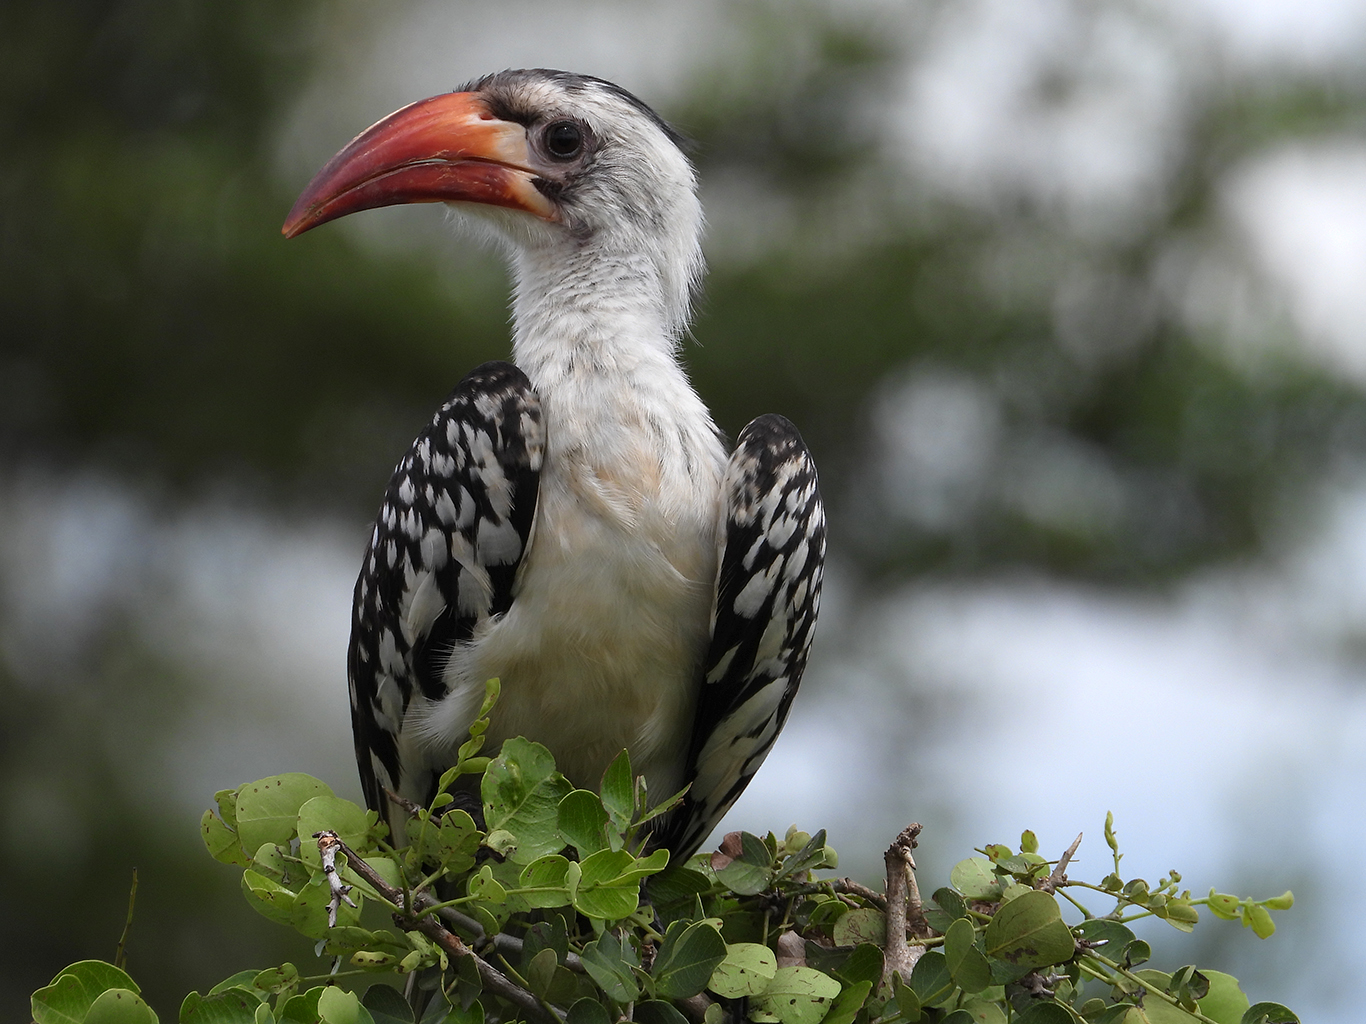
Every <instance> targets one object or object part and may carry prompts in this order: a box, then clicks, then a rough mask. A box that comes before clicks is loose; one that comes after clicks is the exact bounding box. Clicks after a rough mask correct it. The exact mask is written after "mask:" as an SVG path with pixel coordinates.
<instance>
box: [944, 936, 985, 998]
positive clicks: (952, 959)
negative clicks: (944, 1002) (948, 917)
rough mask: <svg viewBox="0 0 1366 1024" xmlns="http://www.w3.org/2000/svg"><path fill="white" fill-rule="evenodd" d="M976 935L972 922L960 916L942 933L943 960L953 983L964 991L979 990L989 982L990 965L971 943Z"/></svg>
mask: <svg viewBox="0 0 1366 1024" xmlns="http://www.w3.org/2000/svg"><path fill="white" fill-rule="evenodd" d="M976 937H977V933H976V931H974V930H973V927H972V922H971V921H967V920H964V919H962V918H960V919H959V920H957V921H954V922H953V924H951V925H950V926H949V930H948V931H947V932H946V933H945V934H944V960H945V962H946V963H947V964H948V966H949V975H950V976H951V977H952V978H953V983H954V984H955V985H957V986H958V987H959V988H961V989H962V990H963V991H964V992H980V991H982V989H984V988H986V987H987V986H988V985H990V984H991V965H990V964H988V963H987V958H986V957H985V956H983V955H982V951H981V950H979V949H978V948H977V947H976V946H975V945H973V942H974V940H975V939H976Z"/></svg>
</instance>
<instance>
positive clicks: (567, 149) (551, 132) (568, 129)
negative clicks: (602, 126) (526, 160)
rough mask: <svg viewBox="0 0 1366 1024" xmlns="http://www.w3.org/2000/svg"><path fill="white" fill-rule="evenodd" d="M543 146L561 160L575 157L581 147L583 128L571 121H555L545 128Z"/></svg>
mask: <svg viewBox="0 0 1366 1024" xmlns="http://www.w3.org/2000/svg"><path fill="white" fill-rule="evenodd" d="M545 148H546V149H548V150H549V151H550V155H551V156H554V157H558V158H559V159H561V160H568V159H570V158H572V157H576V156H578V155H579V151H580V150H581V149H583V129H582V128H580V127H579V126H578V125H577V124H575V123H574V122H573V121H556V122H555V123H554V124H552V125H551V126H550V127H548V128H547V129H546V130H545Z"/></svg>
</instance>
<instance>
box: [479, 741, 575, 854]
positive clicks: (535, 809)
mask: <svg viewBox="0 0 1366 1024" xmlns="http://www.w3.org/2000/svg"><path fill="white" fill-rule="evenodd" d="M572 789H573V787H572V786H570V784H569V782H568V780H566V779H565V777H564V776H563V775H561V774H560V773H559V772H557V771H556V770H555V759H554V758H553V757H551V756H550V751H548V750H547V749H546V748H545V747H543V746H541V745H540V744H539V743H532V742H530V741H529V740H524V739H521V738H520V737H518V738H515V739H510V740H508V741H506V742H505V743H504V744H503V749H502V752H501V753H499V755H498V757H497V758H495V759H494V760H493V762H492V763H491V764H490V765H489V767H488V770H487V771H486V772H484V778H483V782H482V784H481V786H480V791H481V793H482V796H483V801H484V822H485V826H486V827H487V830H488V831H489V832H490V833H491V832H494V831H496V830H503V831H507V832H510V833H512V835H514V836H516V837H517V846H516V848H515V849H513V850H511V851H510V852H508V854H507V856H508V858H509V859H510V860H512V861H513V862H514V863H516V864H530V863H531V862H532V861H533V860H535V859H536V858H538V857H543V856H545V855H546V854H547V853H557V852H559V850H560V849H561V848H563V846H564V837H563V836H561V835H560V829H559V819H560V801H561V800H563V799H564V798H565V797H566V796H568V795H569V793H570V792H571V791H572Z"/></svg>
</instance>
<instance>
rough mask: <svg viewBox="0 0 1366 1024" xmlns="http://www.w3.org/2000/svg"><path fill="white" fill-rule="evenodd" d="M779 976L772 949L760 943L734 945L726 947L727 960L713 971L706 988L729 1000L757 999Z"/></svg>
mask: <svg viewBox="0 0 1366 1024" xmlns="http://www.w3.org/2000/svg"><path fill="white" fill-rule="evenodd" d="M777 973H778V957H777V955H776V954H775V953H774V952H773V950H771V949H769V948H768V947H767V946H764V945H761V944H760V943H757V942H733V943H731V944H729V945H727V946H726V957H725V959H724V960H722V961H721V963H719V964H718V965H717V966H716V969H715V970H714V971H713V972H712V975H711V981H710V982H709V983H708V984H707V988H709V989H711V990H712V991H713V992H715V993H716V994H717V995H718V996H725V997H726V998H727V999H739V998H741V997H742V996H757V995H759V994H760V993H762V992H763V991H764V989H766V988H768V983H769V982H770V981H772V980H773V976H774V975H775V974H777Z"/></svg>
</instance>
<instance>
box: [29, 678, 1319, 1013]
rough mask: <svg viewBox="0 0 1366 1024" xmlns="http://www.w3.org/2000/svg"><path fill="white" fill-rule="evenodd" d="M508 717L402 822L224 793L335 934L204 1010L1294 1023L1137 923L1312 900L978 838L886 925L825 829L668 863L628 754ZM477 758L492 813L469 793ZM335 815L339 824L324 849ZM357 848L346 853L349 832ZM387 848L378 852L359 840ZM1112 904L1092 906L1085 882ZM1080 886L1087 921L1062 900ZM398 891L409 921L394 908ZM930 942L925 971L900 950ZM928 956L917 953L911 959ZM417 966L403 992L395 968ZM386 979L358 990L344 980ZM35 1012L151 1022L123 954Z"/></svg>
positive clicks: (325, 792) (228, 854)
mask: <svg viewBox="0 0 1366 1024" xmlns="http://www.w3.org/2000/svg"><path fill="white" fill-rule="evenodd" d="M496 694H497V687H496V683H493V684H490V690H489V694H488V699H487V700H486V702H485V707H484V716H485V717H484V718H482V719H481V721H480V722H478V723H476V726H475V727H474V729H473V730H472V734H471V738H470V740H469V741H468V742H467V743H466V744H465V745H464V746H463V747H462V748H461V751H460V756H459V760H458V762H457V764H456V765H455V767H453V768H452V769H450V770H449V771H448V772H447V773H446V774H445V775H444V776H443V777H442V778H441V780H440V782H439V785H438V788H437V792H436V795H435V797H434V798H433V800H432V801H431V803H430V804H429V805H428V806H426V807H420V808H413V810H412V813H411V815H410V817H409V819H408V820H407V822H406V833H407V834H406V836H404V837H403V840H404V841H402V842H394V841H392V840H391V838H390V837H389V836H388V835H387V827H386V826H385V825H384V824H382V823H380V822H379V821H378V817H377V815H376V814H375V813H374V812H367V811H363V810H362V809H361V808H359V807H357V806H356V805H354V804H352V803H350V802H349V801H346V800H342V799H340V798H338V797H337V796H335V795H334V794H333V793H332V791H331V790H330V789H329V788H328V787H327V785H326V784H324V783H322V782H320V781H319V780H317V779H314V778H311V777H310V776H307V775H301V774H287V775H278V776H273V777H271V778H268V779H262V780H259V781H257V782H253V783H250V784H248V785H245V786H241V787H239V788H238V789H236V790H231V791H224V792H221V793H219V794H217V806H216V809H215V810H211V811H208V812H206V813H205V815H204V818H203V821H202V823H201V828H202V834H203V839H204V843H205V846H206V847H207V849H208V851H209V853H210V854H212V855H213V856H214V857H215V858H216V859H217V860H219V861H221V862H223V863H224V864H228V865H232V866H234V867H237V868H240V869H241V871H242V891H243V894H244V896H245V898H246V900H247V902H248V903H249V904H250V905H251V906H252V907H253V908H254V909H255V910H256V911H257V912H258V913H260V914H262V915H264V916H265V917H267V918H269V919H270V920H272V921H275V922H277V923H279V924H283V925H287V926H289V927H291V928H293V929H295V930H297V931H298V932H300V933H302V934H303V935H305V936H307V937H309V938H311V939H313V940H315V942H316V952H317V954H318V956H319V957H320V958H321V963H320V964H319V966H318V967H317V968H316V969H314V973H312V974H309V973H307V970H306V969H301V968H299V967H298V966H296V965H294V964H291V963H285V964H282V965H279V966H277V967H272V968H269V969H267V970H250V971H243V972H240V973H238V974H235V975H233V976H232V977H230V978H228V979H226V980H225V981H223V982H221V983H220V984H219V985H217V986H215V987H214V988H213V989H212V990H210V991H209V992H208V993H206V994H204V995H200V994H199V993H197V992H192V993H191V994H190V995H189V996H187V997H186V999H185V1001H184V1003H183V1004H182V1005H181V1007H180V1013H179V1020H180V1021H181V1024H397V1022H402V1024H485V1022H493V1021H514V1020H535V1021H537V1022H538V1024H613V1022H615V1021H620V1020H634V1021H641V1022H643V1024H738V1022H740V1021H755V1022H759V1024H903V1022H904V1024H917V1022H924V1024H972V1022H979V1024H1008V1022H1013V1021H1018V1022H1021V1024H1069V1022H1072V1024H1191V1022H1195V1021H1200V1022H1204V1024H1286V1022H1292V1021H1297V1018H1296V1017H1295V1015H1294V1014H1293V1013H1292V1012H1290V1011H1289V1010H1287V1009H1286V1008H1285V1007H1283V1006H1280V1005H1279V1004H1274V1003H1258V1004H1256V1005H1255V1006H1253V1005H1249V1000H1248V999H1247V997H1246V996H1245V995H1244V994H1243V992H1242V991H1241V989H1240V988H1239V985H1238V982H1237V980H1236V979H1234V978H1232V977H1230V976H1229V975H1227V974H1223V973H1220V972H1218V971H1213V970H1208V969H1197V968H1196V967H1195V966H1186V967H1182V968H1179V969H1178V970H1176V971H1172V972H1164V971H1159V970H1154V969H1151V968H1147V967H1145V966H1144V965H1145V964H1146V963H1147V961H1148V960H1149V958H1150V956H1151V949H1150V948H1149V946H1148V943H1146V942H1144V941H1143V940H1141V939H1139V938H1138V937H1137V936H1136V935H1135V934H1134V933H1133V931H1132V930H1131V929H1130V928H1129V927H1128V924H1129V923H1130V922H1132V921H1134V920H1136V919H1139V918H1143V917H1158V918H1161V919H1163V920H1166V921H1167V922H1168V923H1169V924H1171V925H1172V926H1173V927H1175V928H1178V929H1179V930H1181V931H1190V930H1191V929H1193V928H1194V927H1195V926H1196V924H1197V923H1198V922H1199V918H1200V915H1199V911H1198V909H1197V908H1198V907H1200V906H1206V907H1208V908H1209V909H1210V911H1211V912H1212V914H1213V915H1214V916H1215V917H1218V918H1225V919H1240V920H1242V922H1243V924H1244V925H1245V926H1246V927H1250V928H1252V929H1253V930H1254V932H1255V933H1256V934H1258V935H1259V936H1262V937H1266V936H1267V935H1269V934H1270V933H1271V931H1272V930H1273V929H1272V928H1271V927H1269V926H1268V925H1269V923H1270V911H1271V910H1280V909H1286V908H1288V907H1289V906H1290V904H1291V902H1292V898H1291V896H1290V894H1289V893H1286V894H1285V895H1284V896H1280V897H1274V898H1272V899H1265V900H1253V899H1250V898H1247V899H1244V898H1240V897H1236V896H1229V895H1224V894H1220V893H1217V892H1213V891H1212V892H1211V893H1210V895H1209V896H1207V897H1201V898H1193V897H1192V896H1191V894H1190V892H1189V891H1178V888H1177V886H1178V883H1179V882H1180V875H1179V874H1178V873H1177V872H1175V871H1173V872H1171V873H1170V875H1168V876H1167V877H1164V878H1162V879H1160V880H1159V881H1158V882H1157V883H1156V884H1153V885H1149V884H1148V883H1147V882H1146V881H1145V880H1143V879H1137V878H1135V879H1128V880H1125V879H1123V878H1122V877H1121V875H1120V873H1119V865H1120V859H1121V854H1120V852H1119V844H1118V839H1117V837H1116V836H1115V833H1114V829H1113V821H1112V820H1109V819H1107V822H1106V840H1107V843H1108V844H1109V846H1110V848H1111V850H1112V852H1113V855H1114V871H1113V872H1112V873H1111V874H1110V875H1109V876H1107V877H1106V878H1104V879H1103V880H1102V881H1101V882H1099V883H1097V884H1092V883H1089V882H1081V881H1072V880H1071V879H1069V878H1068V877H1067V875H1066V870H1065V869H1066V866H1067V862H1068V860H1069V859H1070V855H1071V852H1072V851H1069V852H1068V854H1066V855H1065V856H1064V857H1063V858H1062V861H1061V862H1053V861H1049V860H1047V859H1045V858H1044V857H1043V856H1042V855H1041V854H1040V853H1039V851H1038V843H1037V840H1036V839H1035V838H1034V836H1033V834H1032V833H1030V832H1026V833H1024V835H1023V836H1022V837H1021V841H1020V844H1019V848H1018V850H1016V849H1012V848H1011V847H1008V846H1005V845H1002V844H993V845H989V846H985V847H983V848H982V849H981V850H979V851H978V853H979V854H980V856H974V857H970V858H967V859H965V860H963V861H960V862H959V863H958V864H957V865H956V866H955V867H954V868H953V870H952V872H951V874H950V879H949V882H950V884H949V885H947V886H943V887H941V888H939V889H937V890H936V891H935V892H934V894H933V897H932V899H931V901H930V902H928V903H926V904H924V905H923V906H922V905H920V904H919V902H918V899H916V900H913V901H912V905H911V907H910V908H909V909H910V914H909V927H908V933H907V934H906V935H904V936H888V935H887V919H888V915H887V913H886V911H887V907H886V897H885V896H879V895H878V894H877V893H875V892H873V891H871V890H869V889H867V888H865V887H863V886H861V885H858V884H856V883H853V882H851V881H850V880H848V879H839V878H834V877H821V876H819V875H818V874H817V872H820V871H823V870H827V869H831V868H834V867H836V866H837V863H838V857H837V855H836V853H835V851H834V850H833V849H832V848H831V847H830V846H829V845H827V843H826V837H825V833H824V832H823V831H822V832H817V833H815V834H814V835H810V834H807V833H805V832H801V831H799V830H797V829H796V828H795V826H794V827H793V828H792V829H789V830H788V832H787V833H786V834H785V835H784V836H782V837H781V838H780V837H778V836H777V835H775V834H774V833H771V832H770V833H768V834H767V835H765V836H758V835H753V834H750V833H745V832H739V833H731V834H730V835H728V836H726V837H725V840H724V841H723V843H722V844H721V848H720V849H719V850H717V851H716V852H715V853H712V854H709V855H708V854H702V855H698V856H696V857H693V858H691V859H690V860H688V861H686V862H683V863H677V864H670V863H669V855H668V852H667V851H665V850H650V849H649V846H648V836H649V825H650V823H651V822H652V821H653V820H654V819H655V818H657V817H658V816H659V815H661V814H664V813H667V812H668V811H669V810H670V809H671V808H672V807H673V806H675V805H676V804H677V802H678V800H679V799H681V794H679V795H677V796H675V797H673V798H671V799H669V800H666V801H664V802H663V803H661V804H660V805H658V806H654V807H651V806H650V805H649V801H648V794H647V792H646V789H645V786H644V783H643V780H642V779H638V778H636V777H634V776H633V774H632V771H631V766H630V761H629V758H628V756H627V754H626V753H625V752H624V751H623V753H622V754H621V755H620V756H619V757H618V758H617V759H616V761H614V762H613V763H612V765H611V766H610V767H609V768H608V770H607V772H606V774H605V775H604V777H603V780H602V784H601V787H600V791H599V792H597V793H593V792H589V791H587V790H578V789H575V788H574V787H573V786H572V785H571V784H570V783H569V782H568V781H567V780H566V779H565V778H564V776H563V775H561V774H560V773H559V772H558V771H557V770H556V769H555V764H554V761H553V759H552V758H551V755H550V753H549V752H548V751H547V750H546V749H545V748H544V747H542V746H540V745H539V744H536V743H532V742H529V741H526V740H522V739H515V740H510V741H508V742H506V743H504V744H503V747H502V750H501V751H500V752H499V754H498V756H497V757H495V758H488V757H484V756H481V754H480V751H481V749H482V746H483V734H484V731H485V729H486V728H487V717H486V716H487V713H488V710H489V709H490V708H491V707H492V703H493V701H494V699H495V698H496ZM467 775H468V776H472V777H477V778H478V784H479V794H480V798H481V803H482V818H483V821H482V822H481V823H479V822H476V821H475V820H474V818H473V817H472V816H471V815H470V814H469V813H467V812H466V811H464V810H461V809H457V808H455V807H453V806H452V804H453V803H454V802H455V797H454V796H453V792H452V790H453V787H455V786H456V784H457V782H458V780H459V779H460V778H461V777H462V776H467ZM319 834H322V835H325V836H329V837H334V838H335V840H336V842H335V843H334V844H333V845H332V846H330V847H329V849H330V850H332V851H333V852H331V853H328V854H326V855H324V854H321V853H320V847H321V846H322V843H321V842H319V841H315V840H317V839H318V836H319ZM338 850H339V851H340V853H337V852H336V851H338ZM362 861H363V863H361V862H362ZM1087 890H1090V891H1093V892H1095V893H1099V894H1102V895H1103V896H1104V897H1107V898H1112V899H1113V901H1114V906H1113V907H1112V908H1110V909H1108V910H1107V911H1106V912H1104V913H1099V914H1097V913H1093V912H1092V911H1091V910H1090V909H1088V908H1087V907H1086V906H1084V905H1083V904H1082V903H1081V902H1080V900H1079V899H1077V898H1076V897H1075V896H1074V895H1073V894H1074V893H1080V894H1081V895H1086V891H1087ZM1064 903H1066V904H1068V905H1070V907H1071V908H1072V909H1073V911H1075V912H1079V913H1080V915H1081V918H1082V919H1081V921H1080V923H1078V924H1076V925H1069V924H1068V923H1066V922H1065V921H1064V919H1063V904H1064ZM385 913H387V917H388V920H387V921H385V920H383V917H384V914H385ZM893 943H901V944H908V945H909V947H910V948H911V949H912V951H913V954H914V955H913V956H912V958H911V959H912V960H913V962H914V967H913V969H911V970H910V971H909V976H908V977H903V976H902V974H901V973H900V972H898V971H891V970H889V969H888V967H887V964H888V962H889V960H888V957H887V956H886V950H887V949H888V948H889V947H890V946H891V945H892V944H893ZM903 962H905V961H903ZM384 980H388V981H397V982H399V983H400V984H404V985H406V992H407V995H406V996H405V995H400V993H399V991H398V989H397V988H395V987H392V985H390V984H373V982H378V981H384ZM367 984H369V988H368V989H367V990H365V991H364V995H363V996H360V995H358V994H356V993H355V992H352V991H348V990H346V988H343V987H341V986H343V985H345V986H348V987H350V986H355V987H358V988H362V989H363V988H364V987H365V985H367ZM33 1015H34V1021H35V1022H36V1024H153V1022H155V1021H156V1020H157V1016H156V1014H155V1013H154V1012H153V1011H152V1009H151V1008H150V1007H148V1006H147V1004H146V1003H145V1002H143V1001H142V999H141V997H140V996H139V995H138V987H137V985H136V984H135V983H134V982H133V980H132V979H131V977H129V976H128V975H127V974H126V973H125V972H124V971H122V970H120V969H119V968H116V967H113V966H111V965H108V964H103V963H99V962H94V961H87V962H83V963H79V964H75V965H73V966H71V967H69V968H67V969H66V970H64V971H62V972H61V973H60V974H59V975H58V976H57V977H56V978H55V979H54V980H53V982H52V984H51V985H49V986H48V987H46V988H44V989H42V990H40V991H39V992H37V993H35V995H34V997H33Z"/></svg>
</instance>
